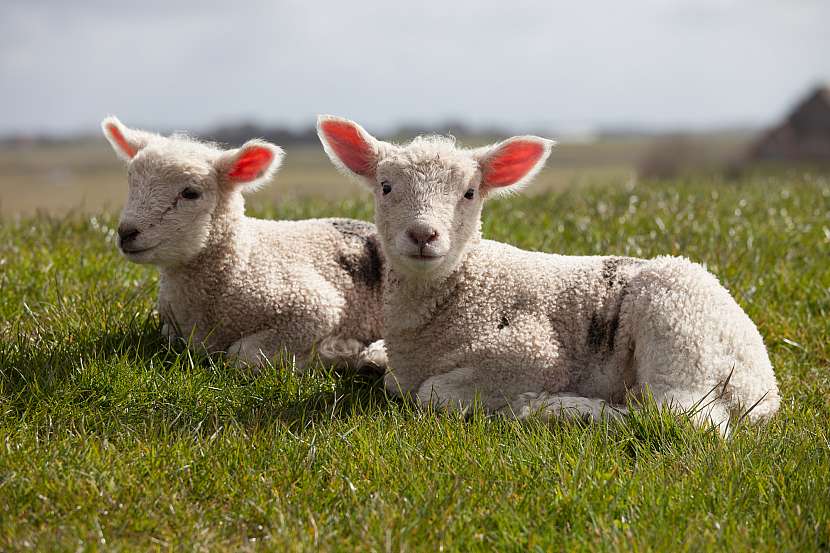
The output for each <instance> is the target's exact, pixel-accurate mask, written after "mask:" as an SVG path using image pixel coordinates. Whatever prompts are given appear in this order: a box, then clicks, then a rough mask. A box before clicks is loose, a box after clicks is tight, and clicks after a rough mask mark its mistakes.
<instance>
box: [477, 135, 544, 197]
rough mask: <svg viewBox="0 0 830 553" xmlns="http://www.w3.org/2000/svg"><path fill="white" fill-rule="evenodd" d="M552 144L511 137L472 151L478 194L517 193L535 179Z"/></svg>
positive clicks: (524, 137)
mask: <svg viewBox="0 0 830 553" xmlns="http://www.w3.org/2000/svg"><path fill="white" fill-rule="evenodd" d="M554 144H555V142H554V141H553V140H548V139H546V138H539V137H538V136H515V137H513V138H509V139H507V140H505V141H504V142H499V143H498V144H494V145H493V146H487V147H485V148H480V149H478V150H476V151H475V154H474V156H475V157H476V159H477V160H478V163H479V166H480V167H481V190H482V192H483V193H484V194H487V195H498V194H505V193H510V192H517V191H518V190H520V189H521V188H522V187H523V186H525V185H526V184H528V183H529V182H530V181H531V180H533V177H534V176H536V173H538V172H539V171H540V170H541V169H542V167H544V165H545V161H546V160H547V159H548V156H549V155H550V150H551V148H552V147H553V145H554Z"/></svg>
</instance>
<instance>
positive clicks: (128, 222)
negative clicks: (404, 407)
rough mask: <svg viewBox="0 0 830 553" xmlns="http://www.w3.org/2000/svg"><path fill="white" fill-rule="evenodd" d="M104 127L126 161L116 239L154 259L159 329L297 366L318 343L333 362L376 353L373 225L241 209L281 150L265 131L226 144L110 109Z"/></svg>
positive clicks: (379, 350) (378, 357) (380, 361)
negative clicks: (263, 216) (125, 191)
mask: <svg viewBox="0 0 830 553" xmlns="http://www.w3.org/2000/svg"><path fill="white" fill-rule="evenodd" d="M102 128H103V131H104V134H105V135H106V137H107V139H108V140H109V141H110V143H111V144H112V147H113V148H114V149H115V152H116V153H117V154H118V156H119V157H121V158H122V159H124V160H125V161H126V162H127V163H128V175H129V185H130V188H129V196H128V199H127V204H126V206H125V207H124V210H123V212H122V214H121V221H120V224H119V226H118V236H119V241H118V245H119V248H120V249H121V251H122V252H123V254H124V256H125V257H126V258H127V259H128V260H130V261H132V262H135V263H148V264H153V265H156V266H157V267H158V269H159V272H160V287H159V297H158V310H159V314H160V316H161V317H162V320H163V321H164V325H163V329H162V331H163V332H164V333H165V334H166V335H167V336H168V337H170V338H171V339H172V338H175V337H178V338H182V339H184V340H185V341H187V342H189V343H190V344H192V345H194V346H197V347H198V348H199V349H202V348H204V349H206V350H207V351H209V352H216V351H226V352H228V353H229V354H230V355H232V356H235V357H236V358H237V359H238V360H239V361H241V362H242V363H244V364H248V365H252V366H262V365H263V364H265V363H267V362H269V361H270V360H272V359H273V358H274V357H275V356H276V355H277V354H278V353H280V352H281V350H282V348H285V350H287V352H288V354H289V355H291V356H294V358H295V359H296V360H297V367H298V368H302V366H303V365H304V364H305V363H306V362H307V361H308V359H309V356H310V355H311V354H312V352H313V351H315V350H316V352H317V353H318V354H319V356H320V357H321V358H322V359H323V360H324V361H327V362H331V363H334V364H337V365H344V366H363V365H372V364H374V365H378V366H383V365H384V363H385V361H384V357H385V354H384V351H383V347H382V342H376V341H378V340H379V339H380V331H381V297H382V295H381V289H382V286H381V284H382V264H383V262H382V258H381V255H380V252H379V248H378V242H377V238H376V235H375V228H374V225H372V224H370V223H365V222H363V221H354V220H350V219H312V220H306V221H265V220H260V219H253V218H250V217H247V216H245V200H244V199H243V197H242V193H243V192H247V191H249V190H253V189H255V188H256V187H258V186H261V185H263V184H265V183H266V182H268V180H270V179H271V177H272V176H273V175H274V173H276V171H277V169H278V168H279V166H280V163H281V162H282V158H283V151H282V149H280V148H279V147H277V146H274V145H273V144H269V143H268V142H264V141H261V140H251V141H249V142H247V143H245V144H244V145H243V146H242V147H241V148H239V149H233V150H224V151H223V150H221V149H219V148H218V147H216V146H214V145H212V144H207V143H204V142H199V141H196V140H193V139H191V138H188V137H186V136H181V135H173V136H170V137H163V136H160V135H158V134H153V133H149V132H145V131H140V130H134V129H130V128H128V127H126V126H124V125H123V124H121V122H119V121H118V119H116V118H115V117H108V118H107V119H105V120H104V121H103V123H102ZM370 344H374V345H372V346H371V347H367V346H369V345H370Z"/></svg>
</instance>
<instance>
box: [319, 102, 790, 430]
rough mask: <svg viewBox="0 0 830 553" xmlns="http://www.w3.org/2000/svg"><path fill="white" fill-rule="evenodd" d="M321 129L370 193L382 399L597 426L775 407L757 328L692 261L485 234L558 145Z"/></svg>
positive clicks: (343, 124) (337, 124)
mask: <svg viewBox="0 0 830 553" xmlns="http://www.w3.org/2000/svg"><path fill="white" fill-rule="evenodd" d="M317 128H318V134H319V136H320V139H321V141H322V143H323V146H324V149H325V151H326V152H327V153H328V155H329V157H330V158H331V159H332V161H333V162H334V163H335V165H337V166H338V167H339V168H341V169H342V170H344V171H345V172H347V173H348V174H350V175H352V176H355V177H357V178H358V180H360V181H362V182H364V183H365V184H366V185H367V186H368V187H369V188H370V189H371V190H372V191H373V192H374V201H375V224H376V225H377V228H378V234H379V237H380V243H381V248H382V250H383V253H384V257H385V258H386V260H387V269H386V271H387V275H386V284H385V287H384V292H383V293H384V312H383V315H384V321H385V328H384V339H385V343H386V349H387V354H388V369H387V373H386V375H385V379H384V382H385V386H386V388H387V389H388V390H389V391H390V392H391V393H400V394H406V395H411V396H414V398H416V399H417V400H418V401H419V402H421V403H423V404H433V405H439V406H444V407H446V408H448V409H460V410H464V409H467V408H468V407H469V406H470V405H471V404H472V403H473V402H474V401H479V402H480V405H481V406H482V407H483V408H484V409H485V410H487V411H488V412H492V413H504V414H507V415H509V416H515V417H519V418H523V417H527V416H529V415H531V414H538V415H541V416H543V417H546V418H549V417H554V416H565V417H580V418H587V419H591V420H595V419H600V418H602V417H605V416H607V417H610V418H616V417H619V415H620V414H621V413H623V412H625V411H626V405H629V404H637V403H638V402H640V401H642V400H643V399H644V396H645V395H646V393H647V392H650V393H651V395H652V397H653V398H654V399H655V400H656V402H657V403H658V404H660V405H663V406H666V407H669V408H674V409H679V410H682V411H684V412H687V413H689V414H692V415H693V419H694V420H695V421H696V423H698V424H704V423H707V424H708V423H714V424H715V425H717V426H718V428H719V429H720V430H721V431H722V432H727V431H728V429H729V428H730V426H729V424H730V420H734V419H730V417H734V416H736V415H738V414H746V415H747V416H748V417H749V419H751V420H759V419H765V418H767V417H770V416H771V415H773V414H774V413H775V412H776V411H777V409H778V405H779V395H778V386H777V383H776V379H775V374H774V372H773V368H772V365H771V363H770V361H769V358H768V356H767V352H766V348H765V347H764V343H763V340H762V338H761V336H760V334H759V333H758V330H757V329H756V327H755V325H754V324H753V322H752V321H751V320H750V319H749V317H748V316H747V315H746V314H745V313H744V311H743V310H742V309H741V308H740V307H739V306H738V304H737V303H736V302H735V301H734V299H733V298H732V297H731V296H730V294H729V292H727V290H726V289H725V288H723V287H722V286H721V285H720V283H719V282H718V280H717V278H716V277H714V276H713V275H712V274H711V273H709V272H707V271H706V270H705V269H704V268H703V267H701V266H700V265H698V264H695V263H692V262H690V261H689V260H687V259H685V258H681V257H657V258H655V259H650V260H646V259H635V258H628V257H611V256H586V257H576V256H563V255H555V254H548V253H540V252H529V251H524V250H520V249H517V248H515V247H512V246H510V245H507V244H502V243H498V242H494V241H490V240H484V239H482V237H481V211H482V205H483V203H484V202H485V201H486V200H488V199H490V198H493V197H497V196H500V195H503V194H505V193H512V192H515V191H517V190H519V189H521V187H522V186H523V185H525V184H527V183H528V182H529V181H530V180H531V179H532V178H533V176H534V175H535V174H536V173H537V172H538V171H539V170H540V169H541V168H542V166H543V165H544V163H545V161H546V159H547V157H548V155H549V154H550V151H551V147H552V145H553V142H552V141H549V140H545V139H543V138H538V137H535V136H519V137H514V138H510V139H508V140H505V141H503V142H500V143H498V144H495V145H491V146H487V147H483V148H478V149H462V148H459V147H456V145H455V143H454V141H453V140H452V139H449V138H443V137H435V136H426V137H423V136H422V137H418V138H416V139H415V140H413V141H412V142H411V143H409V144H407V145H403V146H401V145H394V144H390V143H387V142H383V141H380V140H377V139H375V138H374V137H372V136H371V135H370V134H369V133H367V132H366V131H365V130H364V129H363V128H361V127H360V126H359V125H358V124H356V123H354V122H352V121H349V120H346V119H341V118H337V117H333V116H320V117H319V119H318V125H317ZM747 411H748V414H747Z"/></svg>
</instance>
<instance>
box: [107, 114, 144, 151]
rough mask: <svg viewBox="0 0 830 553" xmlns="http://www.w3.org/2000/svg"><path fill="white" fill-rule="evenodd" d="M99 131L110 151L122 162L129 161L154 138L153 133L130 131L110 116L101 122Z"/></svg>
mask: <svg viewBox="0 0 830 553" xmlns="http://www.w3.org/2000/svg"><path fill="white" fill-rule="evenodd" d="M101 130H102V131H104V136H106V137H107V140H109V142H110V144H111V145H112V149H113V150H115V153H116V154H117V155H118V157H120V158H121V159H123V160H124V161H130V160H131V159H132V158H134V157H135V155H136V154H137V153H138V152H139V150H141V149H142V148H143V147H144V146H146V145H147V143H148V142H150V139H151V138H153V136H155V135H154V134H153V133H149V132H146V131H139V130H136V129H131V128H129V127H128V126H126V125H125V124H124V123H122V122H121V121H119V120H118V118H117V117H115V116H113V115H111V116H109V117H107V118H106V119H104V120H103V121H101Z"/></svg>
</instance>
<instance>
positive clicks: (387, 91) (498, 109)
mask: <svg viewBox="0 0 830 553" xmlns="http://www.w3.org/2000/svg"><path fill="white" fill-rule="evenodd" d="M2 10H3V13H2V16H0V80H2V82H3V83H4V86H3V87H0V132H8V131H11V130H29V129H41V130H56V131H71V130H91V129H94V128H95V126H96V125H97V122H98V121H99V120H100V119H101V117H102V116H103V115H105V114H107V113H117V114H118V115H119V116H121V117H122V118H123V119H124V120H125V121H128V122H130V123H131V124H137V125H139V124H140V125H146V126H150V127H158V128H191V129H200V128H204V127H206V126H210V125H212V124H215V123H217V122H220V121H229V120H234V119H237V118H249V119H257V120H261V121H265V122H281V123H288V124H294V125H307V124H310V122H312V121H313V117H314V115H315V114H316V113H318V112H328V113H340V114H343V115H346V116H350V117H353V118H355V119H358V120H360V121H361V122H364V123H365V124H366V125H367V126H370V127H372V128H375V129H379V130H384V129H388V128H389V127H391V126H392V125H394V124H397V123H400V122H404V121H410V122H425V123H427V124H429V123H436V122H438V121H441V120H445V119H450V118H451V119H456V120H457V119H461V120H466V121H469V122H472V123H475V124H482V125H484V124H499V125H509V126H512V127H516V128H525V129H544V128H558V127H568V126H576V127H586V126H594V125H626V124H643V125H650V126H675V125H695V126H706V125H717V124H729V123H736V122H747V123H763V122H767V121H769V120H771V119H773V118H774V117H776V116H778V115H779V114H780V112H781V110H783V109H784V108H785V107H786V106H787V104H788V102H790V101H792V100H793V99H794V96H795V95H797V94H799V93H801V92H802V91H803V89H804V88H805V87H807V86H808V85H810V84H811V83H812V82H814V81H816V80H819V79H827V78H828V77H830V59H829V58H827V56H826V55H825V53H826V52H827V51H828V49H830V38H828V33H826V29H825V28H824V24H823V23H824V22H825V21H827V20H828V19H829V18H830V6H829V5H827V3H825V2H819V1H813V0H800V1H794V2H788V3H786V4H783V3H776V2H772V1H771V0H760V1H750V0H734V1H728V0H723V1H718V0H677V1H676V2H665V1H659V2H658V1H657V0H646V1H643V2H637V3H619V2H612V1H610V0H609V1H599V0H594V1H588V2H546V1H530V0H512V1H511V2H492V3H491V2H484V1H478V2H473V1H470V0H465V1H459V2H438V1H434V0H428V1H424V2H418V3H410V4H404V5H400V4H397V3H396V4H393V3H388V2H374V1H373V2H369V1H365V0H353V1H350V2H338V3H328V4H325V5H324V4H323V3H318V2H304V1H297V0H291V1H285V2H279V3H277V2H270V1H266V0H253V1H249V2H246V3H244V4H238V3H227V2H221V3H220V2H195V1H191V0H188V1H184V2H172V3H171V2H161V1H156V0H150V1H145V2H142V3H137V4H136V3H126V4H125V3H111V2H105V1H102V0H93V1H91V2H84V3H67V2H62V1H57V0H50V1H43V0H41V1H39V2H23V1H19V0H12V1H11V2H6V3H4V6H3V8H2Z"/></svg>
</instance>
